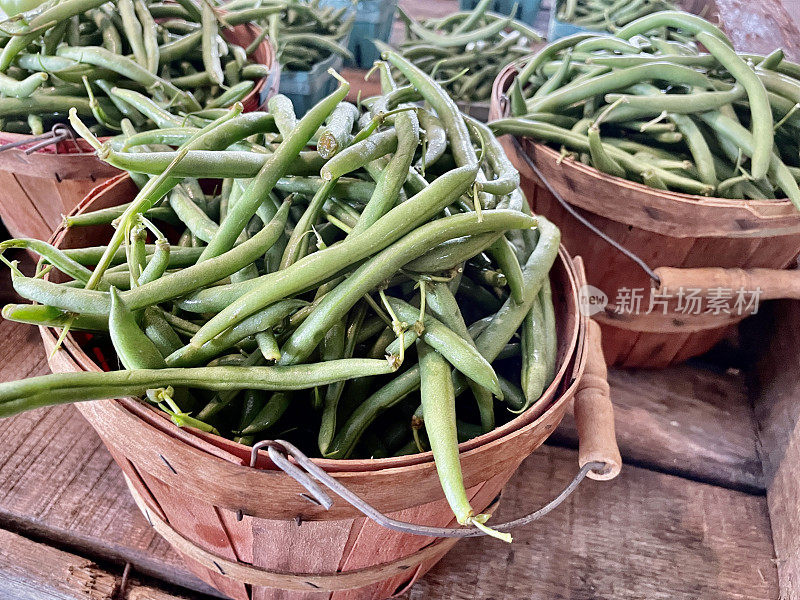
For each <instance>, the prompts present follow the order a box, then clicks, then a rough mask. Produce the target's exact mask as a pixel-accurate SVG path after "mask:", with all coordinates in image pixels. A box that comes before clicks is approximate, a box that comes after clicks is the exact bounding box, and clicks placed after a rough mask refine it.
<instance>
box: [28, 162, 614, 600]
mask: <svg viewBox="0 0 800 600" xmlns="http://www.w3.org/2000/svg"><path fill="white" fill-rule="evenodd" d="M135 191H136V189H135V187H134V186H133V185H132V183H131V182H130V180H129V179H128V178H127V177H118V178H115V179H114V180H112V181H110V182H107V183H105V184H102V185H101V186H98V188H97V189H96V190H95V191H94V192H93V193H92V194H90V195H89V196H88V197H87V198H86V199H85V200H84V201H83V202H82V203H81V204H80V205H79V206H78V207H77V208H76V209H75V210H74V211H73V212H74V213H77V212H83V211H86V210H95V209H100V208H105V207H108V206H113V205H117V204H120V203H123V202H127V201H129V200H130V199H131V197H132V194H134V193H135ZM108 234H109V230H108V229H105V228H102V227H94V228H78V229H75V230H67V229H64V228H63V227H62V228H59V230H58V231H56V233H55V234H54V236H53V238H52V243H54V244H55V245H57V246H59V247H62V248H69V247H81V246H86V245H90V244H92V245H94V244H97V243H101V242H102V241H103V240H106V239H107V236H108ZM551 280H552V283H553V291H554V300H555V307H556V315H557V318H558V319H557V322H558V333H559V335H558V339H559V349H558V358H559V367H560V368H559V370H558V374H557V378H556V381H555V382H554V383H553V384H552V385H551V386H550V387H549V389H548V390H547V391H546V392H545V398H546V400H545V401H544V403H543V404H544V406H542V408H541V409H540V410H538V411H533V410H531V411H528V412H526V413H524V414H522V415H520V416H519V417H517V418H516V419H514V420H513V421H511V422H510V423H507V424H506V425H504V426H502V427H500V428H498V429H497V430H495V431H493V432H491V433H488V434H486V435H483V436H481V437H479V438H476V439H473V440H470V441H469V442H466V443H464V444H461V447H460V449H461V461H462V465H463V470H464V477H465V482H466V485H467V488H468V490H469V496H470V498H471V502H472V505H473V507H474V508H475V509H476V510H484V509H486V508H487V507H490V506H492V505H493V504H494V503H495V500H496V498H497V497H498V495H499V493H500V491H501V490H502V488H503V486H504V485H505V483H506V482H507V481H508V479H509V478H510V477H511V475H512V474H513V473H514V471H515V470H516V469H517V467H518V466H519V464H520V463H521V462H522V461H523V459H524V458H525V457H527V456H528V455H529V454H530V453H531V452H533V451H534V450H535V449H536V448H537V447H538V446H539V445H540V444H541V443H542V442H543V441H544V440H545V439H546V438H547V437H548V436H549V435H550V433H552V431H553V430H554V429H555V427H556V426H557V425H558V423H559V422H560V421H561V418H562V417H563V415H564V413H565V411H566V410H567V409H568V408H569V407H570V406H571V401H572V400H573V398H574V399H575V402H574V405H575V414H576V420H577V424H578V428H579V431H580V438H581V448H580V452H579V460H580V464H581V465H585V464H586V463H587V462H591V461H595V460H599V461H602V462H605V463H606V464H607V465H609V467H610V470H609V471H608V472H607V473H606V474H599V473H598V474H594V475H593V477H594V478H597V479H610V478H612V477H614V476H616V474H617V473H618V472H619V468H620V466H621V461H620V458H619V451H618V450H617V447H616V442H615V440H614V422H613V414H612V408H611V403H610V401H609V394H608V383H607V381H606V373H605V365H604V363H603V360H602V355H601V349H600V340H599V328H598V327H597V325H596V324H595V323H594V322H592V321H588V320H587V319H586V318H585V317H582V316H581V315H580V314H579V313H578V310H577V290H578V287H579V286H580V285H581V282H582V281H583V267H582V263H581V262H580V259H575V260H574V261H573V260H572V259H570V257H569V255H568V254H567V253H566V251H565V250H564V249H563V248H562V249H561V251H560V255H559V258H558V260H557V262H556V265H555V267H554V269H553V271H552V274H551ZM590 331H591V332H592V333H591V334H590V333H589V332H590ZM57 333H58V332H57V331H55V330H52V329H47V328H41V334H42V339H43V340H44V344H45V347H46V348H47V350H48V352H50V351H51V350H52V348H53V347H54V343H55V340H56V336H57ZM87 351H88V350H87V349H86V348H82V347H81V345H80V343H79V340H78V338H77V336H76V337H73V336H72V335H71V334H70V335H68V336H67V338H66V339H65V342H64V345H63V346H62V348H61V349H60V350H59V351H58V352H57V353H56V354H55V355H54V356H53V357H52V359H51V362H50V365H51V368H52V369H53V371H57V372H68V371H72V372H74V371H80V370H87V371H99V370H100V367H99V366H98V365H97V364H96V363H95V362H94V360H93V359H92V358H90V357H89V356H88V355H87ZM584 372H586V373H585V375H584ZM78 409H79V410H80V411H81V413H82V414H83V415H84V417H86V419H87V420H88V421H89V422H90V423H91V424H92V426H93V427H94V428H95V430H96V431H97V433H98V434H99V435H100V437H101V438H102V440H103V442H104V443H105V445H106V446H107V447H108V449H109V451H110V452H111V454H112V455H113V456H114V459H115V460H116V462H117V463H118V464H119V465H120V467H121V468H122V470H123V471H124V473H125V476H126V480H127V482H128V485H129V487H130V490H131V493H132V494H133V496H134V498H135V500H136V502H137V504H138V505H139V507H140V508H141V509H142V511H143V512H144V514H145V516H146V517H147V519H148V520H149V521H150V522H151V523H152V524H153V526H154V527H155V528H156V530H157V531H159V533H161V534H162V535H163V536H164V537H165V538H166V539H167V540H168V541H169V542H170V543H171V544H172V545H173V546H174V547H175V548H176V549H177V550H178V551H179V552H181V554H182V555H183V556H184V557H185V558H186V562H187V565H188V566H189V567H190V568H191V569H192V570H193V571H194V572H195V573H196V574H197V575H198V576H199V577H200V578H202V579H203V580H204V581H206V582H208V583H209V584H211V585H212V586H214V587H216V588H217V589H218V590H219V591H220V592H222V593H223V594H226V595H227V596H230V597H231V598H235V599H236V600H250V599H277V598H281V599H305V598H309V599H319V598H321V597H324V598H331V599H336V600H341V599H353V600H357V599H359V600H361V599H382V598H387V597H389V596H391V595H393V594H395V593H397V592H399V591H402V590H403V589H406V588H407V587H409V586H410V585H412V584H413V583H414V581H416V580H417V579H418V578H419V577H420V576H421V575H423V574H424V573H425V572H426V571H427V570H428V569H430V568H431V567H432V566H433V565H434V564H435V563H436V562H437V561H438V560H439V559H440V558H441V557H442V556H443V555H444V554H445V553H446V552H447V551H448V550H449V549H450V548H451V547H452V546H453V545H454V544H455V541H456V540H455V539H452V538H430V537H420V536H417V535H412V534H408V533H399V532H396V531H393V530H389V529H384V528H383V527H381V526H379V525H377V524H376V523H375V522H373V521H371V520H369V519H367V518H366V517H364V516H363V515H362V514H361V513H359V512H357V511H356V509H355V508H353V507H352V506H351V505H349V504H348V503H346V502H345V501H343V500H341V499H340V498H339V497H335V502H334V505H333V507H332V508H331V509H330V510H327V511H326V510H324V509H323V508H322V507H320V506H318V505H316V504H313V503H311V502H309V501H308V500H307V499H305V498H303V497H301V496H300V495H299V494H301V493H302V492H303V491H304V490H303V488H302V487H300V485H298V483H297V482H296V481H295V480H294V479H292V478H290V477H289V476H288V475H286V474H285V473H284V472H283V471H280V470H277V468H276V467H275V465H274V464H273V463H272V462H271V460H270V459H269V457H268V456H267V454H266V453H263V452H260V453H259V455H258V458H257V464H256V468H250V467H249V461H250V458H251V457H250V455H251V449H250V448H249V447H245V446H241V445H239V444H235V443H233V442H230V441H228V440H224V439H222V438H220V437H217V436H214V435H209V434H203V433H201V432H198V431H194V430H187V429H179V428H178V427H176V426H174V425H173V424H172V423H171V422H170V421H169V420H168V419H167V418H165V416H164V415H163V414H162V413H160V412H158V411H155V410H153V409H152V408H150V407H148V406H145V405H143V404H141V403H139V402H137V401H135V400H133V399H121V400H116V401H98V402H87V403H83V404H80V405H78ZM314 462H315V463H316V464H318V465H319V466H321V467H322V468H323V469H325V470H326V471H328V472H329V473H331V474H333V475H334V477H335V478H336V479H337V480H338V481H340V482H341V483H343V484H345V485H346V486H347V487H348V488H349V489H350V490H352V491H353V492H355V493H357V494H358V495H360V496H361V497H362V498H364V499H365V500H366V501H367V502H369V503H370V504H372V505H373V506H374V507H376V508H377V509H378V510H380V511H382V512H383V513H385V514H388V515H390V516H391V517H394V518H397V519H401V520H404V521H408V522H413V523H417V524H425V525H433V526H448V525H452V524H453V516H452V512H451V511H450V508H449V507H448V505H447V502H446V500H445V499H444V496H443V493H442V491H441V488H440V485H439V481H438V479H437V476H436V470H435V466H434V463H433V460H432V457H431V454H430V453H425V454H418V455H414V456H406V457H398V458H387V459H378V460H342V461H334V460H317V459H315V460H314ZM410 490H413V493H409V491H410Z"/></svg>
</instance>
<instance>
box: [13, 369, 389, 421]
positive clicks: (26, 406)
mask: <svg viewBox="0 0 800 600" xmlns="http://www.w3.org/2000/svg"><path fill="white" fill-rule="evenodd" d="M391 372H392V367H391V366H390V365H389V363H387V362H386V361H385V360H374V359H368V358H350V359H341V360H331V361H328V362H324V363H314V364H304V365H296V366H291V367H284V366H281V367H201V368H188V369H183V368H166V369H135V370H127V371H111V372H106V373H96V372H92V371H87V372H82V373H58V374H54V375H43V376H39V377H31V378H29V379H26V380H24V381H13V382H7V383H0V418H5V417H9V416H12V415H15V414H17V413H19V412H22V411H25V410H31V409H33V408H41V407H44V406H54V405H57V404H65V403H69V402H83V401H87V400H102V399H106V398H122V397H125V396H141V395H143V394H144V393H145V391H146V390H148V389H153V388H157V387H159V386H161V385H163V383H164V382H165V381H169V382H171V385H173V386H182V387H189V388H198V389H205V390H212V391H227V390H241V389H256V390H274V391H290V390H302V389H309V388H312V387H315V386H321V385H328V384H330V383H333V382H335V381H340V380H345V379H351V378H353V377H364V376H368V375H386V374H388V373H391Z"/></svg>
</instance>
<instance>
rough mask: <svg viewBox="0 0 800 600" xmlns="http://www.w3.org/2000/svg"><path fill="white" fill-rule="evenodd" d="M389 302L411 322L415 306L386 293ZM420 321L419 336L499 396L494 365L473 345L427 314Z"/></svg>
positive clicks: (460, 369) (461, 370)
mask: <svg viewBox="0 0 800 600" xmlns="http://www.w3.org/2000/svg"><path fill="white" fill-rule="evenodd" d="M389 304H390V305H391V307H392V308H393V309H394V311H395V312H396V314H397V316H398V317H399V318H400V319H401V320H403V321H405V322H409V323H411V322H414V321H415V319H416V318H417V317H418V316H419V309H416V308H414V307H413V306H411V305H410V304H408V303H406V302H403V301H402V300H399V299H397V298H391V297H390V298H389ZM422 323H423V333H422V335H421V336H420V339H421V340H423V341H424V342H425V343H426V344H427V345H429V346H431V347H432V348H434V349H435V350H436V351H437V352H439V354H441V355H442V356H444V357H445V358H446V359H447V360H448V362H449V363H450V364H451V365H453V366H454V367H455V368H456V369H458V370H459V371H460V372H461V373H463V374H464V375H466V376H467V377H469V378H470V379H471V380H472V381H474V382H475V383H477V384H478V385H480V386H482V387H484V388H486V389H487V390H488V391H490V392H491V393H493V394H494V395H495V396H497V397H498V398H500V399H501V400H502V391H501V390H500V384H499V383H498V381H497V375H496V374H495V372H494V369H492V366H491V365H490V364H489V362H488V361H487V360H486V359H485V358H483V356H481V355H480V353H479V352H478V351H477V349H476V348H475V346H474V345H471V344H469V343H468V342H467V341H466V340H464V338H462V337H461V336H460V335H458V334H457V333H455V332H454V331H453V330H451V329H449V328H448V327H446V326H445V325H444V324H443V323H442V322H441V321H439V320H438V319H435V318H433V317H431V316H429V315H425V317H424V319H423V321H422Z"/></svg>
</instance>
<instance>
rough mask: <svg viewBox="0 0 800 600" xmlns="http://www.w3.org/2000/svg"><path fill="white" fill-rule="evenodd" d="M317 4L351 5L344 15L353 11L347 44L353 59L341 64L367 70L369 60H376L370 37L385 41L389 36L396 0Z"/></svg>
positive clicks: (333, 0)
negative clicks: (354, 17) (353, 16)
mask: <svg viewBox="0 0 800 600" xmlns="http://www.w3.org/2000/svg"><path fill="white" fill-rule="evenodd" d="M320 4H321V5H322V6H332V7H334V8H342V7H344V6H349V7H351V9H350V10H348V12H347V13H346V17H344V18H347V16H350V15H352V14H353V12H352V11H353V10H355V15H356V20H355V21H354V22H353V29H352V30H351V31H350V42H349V44H348V45H347V47H348V49H349V50H350V52H352V53H353V57H354V60H352V61H346V62H345V66H348V67H359V68H361V69H369V68H370V67H371V66H372V63H374V62H375V61H376V60H379V59H380V51H379V50H378V49H377V48H376V47H375V44H373V43H372V40H381V41H382V42H388V41H389V37H390V36H391V35H392V23H394V13H395V9H396V8H397V0H359V2H358V4H356V6H353V3H352V1H351V0H322V2H320Z"/></svg>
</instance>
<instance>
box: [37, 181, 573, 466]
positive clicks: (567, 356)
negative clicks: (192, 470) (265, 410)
mask: <svg viewBox="0 0 800 600" xmlns="http://www.w3.org/2000/svg"><path fill="white" fill-rule="evenodd" d="M129 180H130V177H129V175H128V174H127V173H121V174H119V175H117V176H115V177H113V178H111V179H109V180H108V181H105V182H103V183H101V184H99V185H98V186H97V187H95V188H94V189H93V190H92V191H91V192H90V193H89V194H88V195H87V196H86V197H85V198H84V199H83V200H82V201H81V202H80V203H79V204H78V205H77V206H75V207H74V208H73V209H72V211H70V215H74V214H78V213H81V212H84V211H86V210H87V209H88V208H89V207H90V206H91V205H92V203H93V202H95V201H96V199H97V198H98V197H99V196H101V195H103V194H106V193H109V192H112V191H113V188H114V187H116V186H118V185H121V184H129ZM123 200H124V199H123ZM67 232H68V228H67V227H66V226H65V224H64V223H62V224H61V225H60V226H59V227H58V228H57V229H56V230H55V231H54V232H53V234H52V235H51V237H50V239H49V240H48V242H49V243H50V244H52V245H54V246H56V247H59V246H60V244H61V242H62V241H63V238H64V236H65V235H66V233H67ZM556 261H557V266H556V267H555V268H563V269H564V275H565V278H566V281H567V283H568V285H569V289H568V290H565V293H564V297H565V298H566V299H567V302H568V303H569V305H570V307H571V308H572V309H573V311H574V315H575V318H574V321H575V323H574V326H573V327H572V330H571V331H569V332H568V339H567V342H566V344H565V348H566V352H565V353H564V357H563V359H562V361H561V362H560V364H559V369H558V371H557V375H556V378H555V379H554V381H553V382H552V383H551V384H550V386H548V388H547V389H546V390H545V391H544V392H543V394H542V395H543V396H547V395H548V394H550V395H551V398H550V400H549V402H548V403H547V404H546V406H545V407H543V408H542V409H540V410H538V411H535V410H534V408H535V407H531V408H529V409H528V410H527V411H525V412H524V413H522V414H520V415H518V416H516V417H515V418H514V419H512V420H510V421H509V422H508V423H505V424H504V425H502V426H500V427H497V428H496V429H493V430H492V431H490V432H487V433H485V434H482V435H480V436H478V437H475V438H472V439H470V440H468V441H466V442H462V443H460V444H459V446H458V447H459V454H465V453H470V452H474V451H479V450H481V449H482V448H484V447H486V446H489V445H493V444H495V443H502V442H503V441H505V440H507V439H510V438H513V437H515V436H516V435H517V434H519V433H520V432H522V431H523V430H525V429H528V428H535V427H537V426H538V425H539V424H541V423H542V422H543V421H545V420H546V419H547V418H548V417H550V416H551V414H552V413H554V412H556V411H558V410H560V409H561V408H562V405H563V404H564V403H565V402H568V401H569V400H570V399H571V398H572V396H573V395H574V392H575V390H576V388H577V385H578V383H579V381H580V379H581V377H582V375H583V371H584V367H585V364H586V352H587V328H588V318H587V317H586V316H585V315H583V314H581V312H580V310H579V306H578V290H579V288H580V286H581V285H584V284H585V283H586V277H585V273H584V271H583V263H582V261H581V260H580V258H577V259H573V258H572V257H571V256H570V254H569V252H568V251H567V250H566V248H565V247H564V246H563V244H561V245H560V246H559V253H558V258H557V259H556ZM39 329H40V332H41V334H42V336H43V338H44V337H45V336H49V337H50V338H51V339H52V340H53V341H54V340H55V339H56V338H57V337H58V333H57V330H56V328H52V327H43V326H40V327H39ZM62 350H63V351H66V352H67V353H68V354H69V356H70V358H71V359H72V361H73V362H74V363H75V364H76V365H77V366H79V367H80V368H81V369H83V370H89V369H97V370H100V367H99V366H98V365H97V364H96V363H95V361H94V360H92V358H91V357H89V356H88V354H86V353H84V352H83V350H82V348H80V346H79V344H78V343H77V341H76V340H75V338H74V337H73V336H72V334H71V333H70V334H68V335H67V336H66V338H65V341H64V346H63V347H62ZM559 388H560V389H561V391H560V393H559ZM101 402H102V401H101ZM114 402H115V403H116V404H117V405H119V406H120V407H121V408H123V409H124V410H126V411H127V412H129V413H131V414H132V416H134V417H135V418H137V419H140V420H142V421H145V422H146V423H147V424H149V425H151V426H155V427H157V428H158V429H160V430H161V431H163V432H165V433H167V434H169V435H170V436H171V437H173V438H175V439H177V440H179V441H181V442H183V443H187V444H188V442H187V441H186V439H184V436H185V435H188V436H191V437H192V438H193V439H196V440H197V441H199V442H201V444H200V445H203V444H211V445H213V446H214V447H215V450H217V452H215V453H214V454H215V455H216V457H218V458H219V457H220V454H221V453H224V454H227V455H230V457H231V459H229V462H236V463H239V464H241V463H242V462H243V461H242V457H241V456H239V455H238V454H235V453H233V452H231V449H235V450H238V451H239V452H240V454H245V453H246V455H247V456H248V458H249V456H250V453H251V446H245V445H243V444H238V443H236V442H233V441H232V440H228V439H227V438H223V437H222V436H217V435H214V434H209V433H205V432H202V431H199V430H196V429H193V428H180V427H178V426H177V425H175V424H174V423H172V421H171V420H170V419H169V418H168V417H167V415H166V414H164V413H162V412H161V411H157V410H155V409H154V408H153V407H151V406H149V405H145V404H143V403H142V402H140V401H138V400H136V399H134V398H124V399H115V400H114ZM147 417H150V418H147ZM152 417H156V421H155V422H154V421H153V419H152ZM220 442H221V443H220ZM193 446H194V448H195V449H197V450H198V451H200V452H203V453H204V454H207V455H209V454H212V453H211V452H209V451H208V450H203V449H201V448H200V447H198V446H197V445H193ZM242 451H244V452H242ZM259 459H260V460H259V465H261V464H262V459H265V460H266V463H267V464H269V465H270V466H271V467H272V468H275V467H274V465H272V463H271V461H270V460H269V458H268V457H267V453H266V451H264V450H261V451H260V452H259ZM312 460H313V461H314V462H315V463H316V464H317V465H319V466H320V467H322V468H323V469H325V470H326V471H328V472H330V473H336V474H337V475H339V474H341V475H346V474H348V473H352V474H356V473H365V472H372V471H381V472H382V473H386V472H387V471H388V472H391V470H392V469H407V468H409V467H415V466H419V467H421V466H423V465H426V464H430V463H433V453H432V452H431V451H427V452H422V453H417V454H413V455H407V456H399V457H387V458H378V459H326V458H314V459H312ZM261 468H262V469H263V466H262V467H261Z"/></svg>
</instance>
